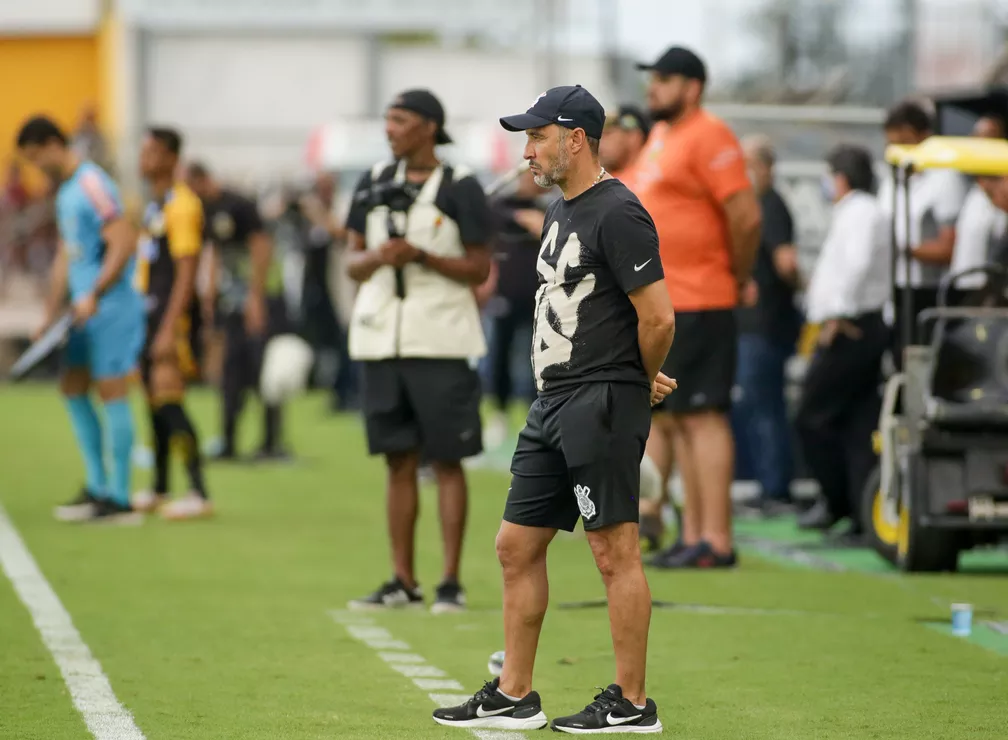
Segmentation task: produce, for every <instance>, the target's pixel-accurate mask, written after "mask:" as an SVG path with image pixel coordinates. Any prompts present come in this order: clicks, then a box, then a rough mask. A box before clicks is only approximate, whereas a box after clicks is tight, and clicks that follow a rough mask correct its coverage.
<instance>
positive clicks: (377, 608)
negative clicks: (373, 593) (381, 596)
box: [347, 601, 426, 612]
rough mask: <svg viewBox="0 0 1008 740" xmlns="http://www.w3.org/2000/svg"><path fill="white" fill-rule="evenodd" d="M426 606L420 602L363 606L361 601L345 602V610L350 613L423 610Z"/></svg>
mask: <svg viewBox="0 0 1008 740" xmlns="http://www.w3.org/2000/svg"><path fill="white" fill-rule="evenodd" d="M425 606H426V604H424V603H423V602H422V601H421V602H417V603H415V604H365V603H363V602H361V601H349V602H347V609H349V610H350V611H352V612H381V611H395V610H397V609H407V610H411V609H423V608H424V607H425Z"/></svg>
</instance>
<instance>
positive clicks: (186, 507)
mask: <svg viewBox="0 0 1008 740" xmlns="http://www.w3.org/2000/svg"><path fill="white" fill-rule="evenodd" d="M161 516H162V517H164V518H165V519H167V520H169V521H181V520H183V519H204V518H206V517H210V516H213V504H212V503H210V502H209V501H208V500H207V499H205V498H203V497H202V496H200V495H198V494H196V493H192V492H190V493H189V494H188V495H187V496H186V497H185V498H180V499H177V500H175V501H170V502H168V503H166V504H165V505H164V506H162V507H161Z"/></svg>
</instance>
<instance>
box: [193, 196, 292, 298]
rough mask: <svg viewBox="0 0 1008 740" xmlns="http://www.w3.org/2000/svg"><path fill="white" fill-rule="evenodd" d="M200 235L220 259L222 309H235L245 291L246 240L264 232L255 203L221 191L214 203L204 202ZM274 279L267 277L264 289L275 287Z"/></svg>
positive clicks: (247, 270) (247, 275) (248, 258)
mask: <svg viewBox="0 0 1008 740" xmlns="http://www.w3.org/2000/svg"><path fill="white" fill-rule="evenodd" d="M203 211H204V214H205V217H204V220H203V236H204V238H205V240H206V241H207V242H209V243H211V244H213V246H214V248H215V249H216V250H217V254H218V255H219V259H220V266H221V271H220V274H219V276H218V295H219V299H220V301H221V309H222V310H223V311H225V312H229V311H234V310H237V309H238V308H239V307H240V306H241V303H242V301H244V299H245V294H246V292H247V290H248V282H249V278H250V276H251V270H252V260H251V254H250V253H249V248H248V240H249V237H250V236H252V235H253V234H255V233H257V232H260V231H263V230H264V228H265V227H264V226H263V222H262V219H261V218H260V217H259V209H258V208H257V207H256V204H255V203H254V202H253V201H252V200H250V199H249V198H246V197H245V196H243V195H240V194H238V193H236V192H234V191H231V190H222V191H221V193H220V196H219V197H218V198H217V199H216V200H213V201H209V200H208V201H204V203H203ZM275 282H276V280H275V276H270V279H268V281H267V287H268V288H269V287H274V286H273V285H272V283H275Z"/></svg>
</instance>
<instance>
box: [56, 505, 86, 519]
mask: <svg viewBox="0 0 1008 740" xmlns="http://www.w3.org/2000/svg"><path fill="white" fill-rule="evenodd" d="M94 509H95V506H94V504H81V505H80V506H58V507H56V509H54V510H53V516H54V517H55V518H56V521H59V522H87V521H90V520H91V519H93V518H94Z"/></svg>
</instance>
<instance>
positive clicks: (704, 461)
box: [682, 411, 735, 555]
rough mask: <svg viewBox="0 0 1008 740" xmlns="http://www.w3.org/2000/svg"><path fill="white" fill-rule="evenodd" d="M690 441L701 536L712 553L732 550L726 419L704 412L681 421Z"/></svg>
mask: <svg viewBox="0 0 1008 740" xmlns="http://www.w3.org/2000/svg"><path fill="white" fill-rule="evenodd" d="M682 426H683V428H684V429H685V431H686V436H687V437H688V438H689V440H690V447H691V450H692V453H693V454H692V458H691V459H692V463H693V465H694V470H695V471H696V475H697V484H698V485H697V489H698V491H699V495H700V497H701V501H702V504H701V509H700V511H701V515H700V516H701V520H700V537H701V539H703V540H704V541H705V542H707V543H708V544H709V545H710V546H711V547H712V548H713V549H714V551H715V552H717V553H719V554H722V555H727V554H728V553H730V552H731V550H732V531H731V530H732V524H731V522H732V519H731V484H732V478H733V477H734V473H735V440H734V439H733V437H732V431H731V425H730V424H729V423H728V417H727V416H726V415H725V414H723V413H721V412H719V411H705V412H702V413H697V414H690V415H688V416H684V417H683V418H682Z"/></svg>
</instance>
